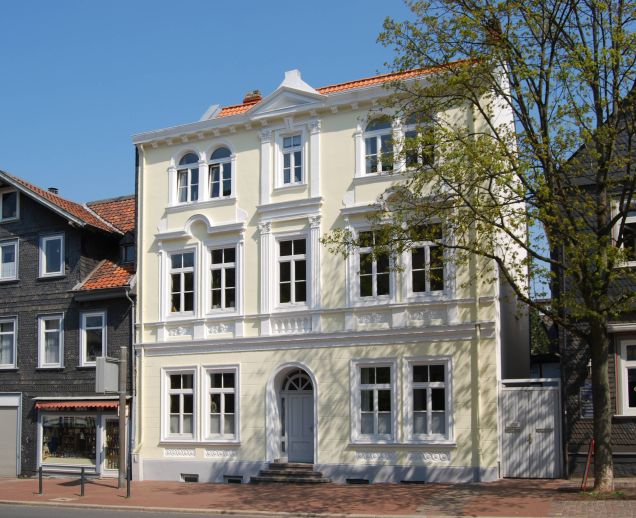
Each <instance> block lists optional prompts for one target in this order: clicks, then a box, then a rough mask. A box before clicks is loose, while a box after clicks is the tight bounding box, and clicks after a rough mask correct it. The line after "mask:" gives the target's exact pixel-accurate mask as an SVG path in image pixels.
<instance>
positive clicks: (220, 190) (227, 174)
mask: <svg viewBox="0 0 636 518" xmlns="http://www.w3.org/2000/svg"><path fill="white" fill-rule="evenodd" d="M231 156H232V153H231V152H230V150H229V149H228V148H226V147H220V148H218V149H216V150H215V151H214V153H212V156H210V198H227V197H228V196H232V162H231Z"/></svg>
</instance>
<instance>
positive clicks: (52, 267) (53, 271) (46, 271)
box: [40, 234, 65, 277]
mask: <svg viewBox="0 0 636 518" xmlns="http://www.w3.org/2000/svg"><path fill="white" fill-rule="evenodd" d="M64 263H65V261H64V234H53V235H50V236H42V237H41V238H40V277H54V276H58V275H64V273H65V270H64V268H65V264H64Z"/></svg>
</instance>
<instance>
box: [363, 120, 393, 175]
mask: <svg viewBox="0 0 636 518" xmlns="http://www.w3.org/2000/svg"><path fill="white" fill-rule="evenodd" d="M364 159H365V168H364V173H365V174H377V173H386V172H389V171H393V164H394V162H395V157H394V151H393V124H392V121H391V118H390V117H378V118H375V119H373V120H371V121H370V122H369V123H368V124H367V127H366V129H365V131H364Z"/></svg>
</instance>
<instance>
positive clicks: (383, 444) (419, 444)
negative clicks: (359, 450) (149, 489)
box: [349, 441, 457, 448]
mask: <svg viewBox="0 0 636 518" xmlns="http://www.w3.org/2000/svg"><path fill="white" fill-rule="evenodd" d="M360 446H363V447H370V446H373V447H378V448H417V447H425V448H430V447H432V446H436V447H444V448H456V447H457V443H456V442H454V441H451V442H449V441H407V442H397V441H393V442H391V441H383V442H382V441H375V442H370V441H365V442H362V441H355V442H351V443H349V447H350V448H356V447H360Z"/></svg>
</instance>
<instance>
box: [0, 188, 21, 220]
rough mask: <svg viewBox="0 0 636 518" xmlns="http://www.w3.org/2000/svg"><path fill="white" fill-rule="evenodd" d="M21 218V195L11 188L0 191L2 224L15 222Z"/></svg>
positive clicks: (0, 217) (0, 218)
mask: <svg viewBox="0 0 636 518" xmlns="http://www.w3.org/2000/svg"><path fill="white" fill-rule="evenodd" d="M19 217H20V195H19V193H18V191H16V190H15V189H11V188H3V189H0V223H5V222H9V221H15V220H17V219H18V218H19Z"/></svg>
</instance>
